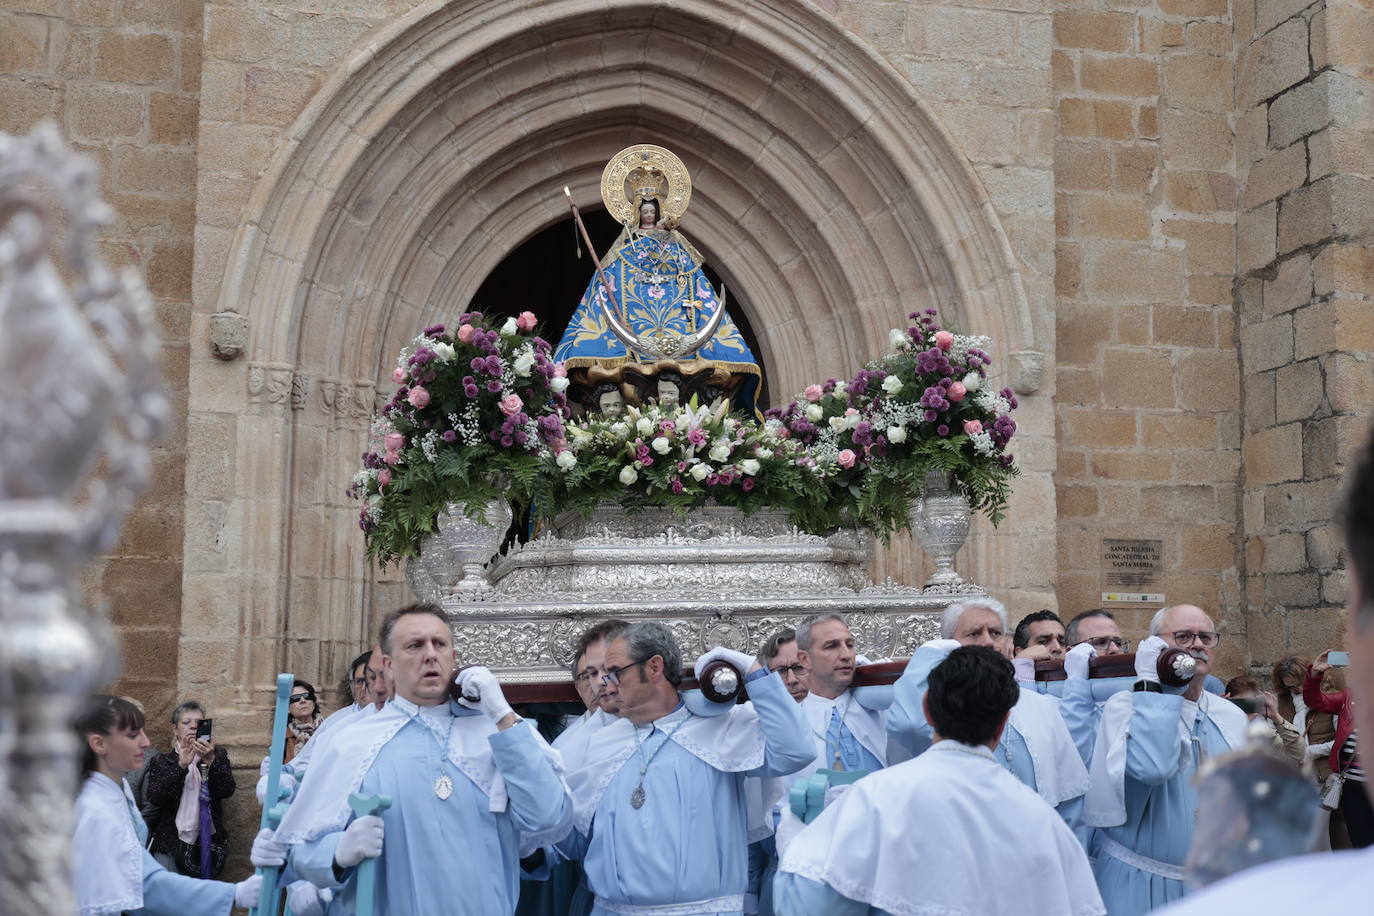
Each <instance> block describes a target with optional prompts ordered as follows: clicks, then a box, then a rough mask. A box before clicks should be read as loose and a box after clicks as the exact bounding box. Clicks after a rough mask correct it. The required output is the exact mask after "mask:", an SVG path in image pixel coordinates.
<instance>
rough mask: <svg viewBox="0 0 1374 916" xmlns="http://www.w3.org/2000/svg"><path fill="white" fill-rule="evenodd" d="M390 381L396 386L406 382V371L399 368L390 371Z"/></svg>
mask: <svg viewBox="0 0 1374 916" xmlns="http://www.w3.org/2000/svg"><path fill="white" fill-rule="evenodd" d="M391 380H392V381H393V382H395V383H396V384H398V385H399V384H401V383H402V382H404V381H405V380H406V371H405V370H404V369H402V368H401V367H400V366H397V367H396V368H395V369H392V370H391Z"/></svg>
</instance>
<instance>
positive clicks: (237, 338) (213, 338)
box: [210, 312, 248, 362]
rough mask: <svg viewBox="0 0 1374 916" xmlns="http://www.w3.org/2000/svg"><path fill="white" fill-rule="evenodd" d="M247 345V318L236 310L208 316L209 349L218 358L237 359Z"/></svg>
mask: <svg viewBox="0 0 1374 916" xmlns="http://www.w3.org/2000/svg"><path fill="white" fill-rule="evenodd" d="M247 347H248V318H247V317H246V316H244V315H240V314H238V313H237V312H216V313H215V314H213V315H211V316H210V351H211V352H212V353H214V354H215V356H216V357H217V358H219V359H222V360H225V361H226V362H228V361H229V360H233V359H238V358H239V357H240V356H242V355H243V351H244V350H245V349H246V348H247Z"/></svg>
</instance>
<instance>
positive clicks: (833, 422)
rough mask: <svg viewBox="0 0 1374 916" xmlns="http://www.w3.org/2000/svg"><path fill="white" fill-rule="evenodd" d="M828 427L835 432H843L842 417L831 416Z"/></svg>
mask: <svg viewBox="0 0 1374 916" xmlns="http://www.w3.org/2000/svg"><path fill="white" fill-rule="evenodd" d="M830 428H831V429H833V430H834V431H835V432H837V433H840V432H844V417H831V418H830Z"/></svg>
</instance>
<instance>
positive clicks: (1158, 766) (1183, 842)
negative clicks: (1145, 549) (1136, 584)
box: [1084, 604, 1247, 916]
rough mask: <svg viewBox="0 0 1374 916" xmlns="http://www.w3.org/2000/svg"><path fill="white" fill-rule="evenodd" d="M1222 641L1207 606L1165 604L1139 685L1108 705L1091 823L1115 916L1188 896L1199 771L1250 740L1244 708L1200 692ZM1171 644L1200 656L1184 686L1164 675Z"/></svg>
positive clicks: (1144, 649) (1095, 764)
mask: <svg viewBox="0 0 1374 916" xmlns="http://www.w3.org/2000/svg"><path fill="white" fill-rule="evenodd" d="M1219 639H1220V636H1219V635H1218V634H1217V631H1216V628H1215V626H1213V624H1212V618H1211V617H1209V616H1208V615H1207V613H1206V612H1205V611H1203V610H1202V608H1199V607H1196V606H1194V605H1191V604H1179V605H1175V606H1173V607H1169V608H1164V609H1163V610H1161V611H1160V612H1159V613H1157V614H1155V616H1154V619H1153V620H1152V621H1150V638H1149V639H1146V640H1145V641H1144V642H1142V643H1141V644H1140V647H1139V649H1137V650H1136V657H1135V671H1136V677H1137V678H1138V680H1137V681H1136V682H1135V688H1134V689H1133V690H1130V691H1123V692H1121V693H1118V694H1115V695H1114V696H1112V698H1111V699H1109V700H1108V701H1107V703H1106V705H1105V706H1104V707H1103V709H1102V722H1101V724H1100V725H1099V727H1098V732H1097V739H1096V743H1095V745H1094V747H1093V758H1092V769H1091V772H1092V788H1091V789H1090V790H1089V792H1088V797H1087V800H1086V804H1085V807H1084V819H1085V821H1086V822H1087V823H1088V825H1090V826H1092V827H1097V828H1099V829H1098V830H1097V831H1096V833H1095V835H1094V839H1093V852H1094V854H1095V861H1094V865H1093V870H1094V872H1095V873H1096V875H1097V882H1098V887H1099V889H1100V890H1101V891H1102V899H1103V900H1104V901H1105V902H1106V904H1107V909H1108V911H1109V912H1110V913H1112V916H1137V914H1143V913H1148V912H1149V911H1150V910H1153V909H1155V908H1157V907H1160V906H1163V905H1164V904H1166V903H1168V902H1170V901H1172V900H1176V899H1178V898H1179V897H1181V896H1183V892H1184V888H1183V862H1184V859H1185V858H1186V857H1187V855H1188V847H1189V844H1190V843H1191V842H1192V838H1193V823H1194V818H1195V816H1196V813H1197V789H1196V787H1195V786H1194V776H1195V774H1196V773H1197V770H1198V767H1200V766H1201V765H1202V763H1203V762H1204V761H1205V760H1207V759H1208V758H1210V757H1215V756H1216V755H1218V754H1224V753H1226V752H1227V751H1230V750H1236V749H1239V748H1241V747H1242V746H1244V744H1245V733H1246V725H1247V720H1246V718H1245V713H1243V712H1241V710H1240V708H1239V707H1237V706H1236V705H1235V704H1234V703H1232V702H1230V701H1229V700H1224V699H1222V698H1220V697H1218V696H1215V695H1213V694H1211V693H1208V692H1206V691H1205V690H1204V689H1203V681H1204V679H1205V678H1206V677H1207V674H1208V673H1209V671H1210V670H1211V659H1212V650H1213V649H1215V648H1216V645H1217V642H1218V640H1219ZM1171 646H1177V647H1178V648H1181V649H1186V650H1187V651H1188V652H1190V653H1191V654H1192V655H1193V657H1194V658H1195V659H1196V660H1197V669H1196V672H1195V674H1194V675H1193V679H1192V680H1191V681H1190V682H1189V683H1188V684H1186V685H1185V686H1183V687H1168V686H1165V685H1163V684H1161V683H1160V680H1159V674H1158V671H1157V667H1156V666H1157V663H1158V660H1159V656H1160V654H1161V653H1162V652H1164V651H1165V650H1166V649H1168V648H1169V647H1171Z"/></svg>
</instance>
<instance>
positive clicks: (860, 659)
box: [854, 655, 873, 667]
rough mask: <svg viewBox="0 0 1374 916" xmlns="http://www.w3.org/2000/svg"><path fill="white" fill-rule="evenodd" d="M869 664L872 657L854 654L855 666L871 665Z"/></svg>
mask: <svg viewBox="0 0 1374 916" xmlns="http://www.w3.org/2000/svg"><path fill="white" fill-rule="evenodd" d="M871 664H873V659H871V658H869V657H868V656H867V655H855V656H854V666H855V667H858V666H859V665H871Z"/></svg>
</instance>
